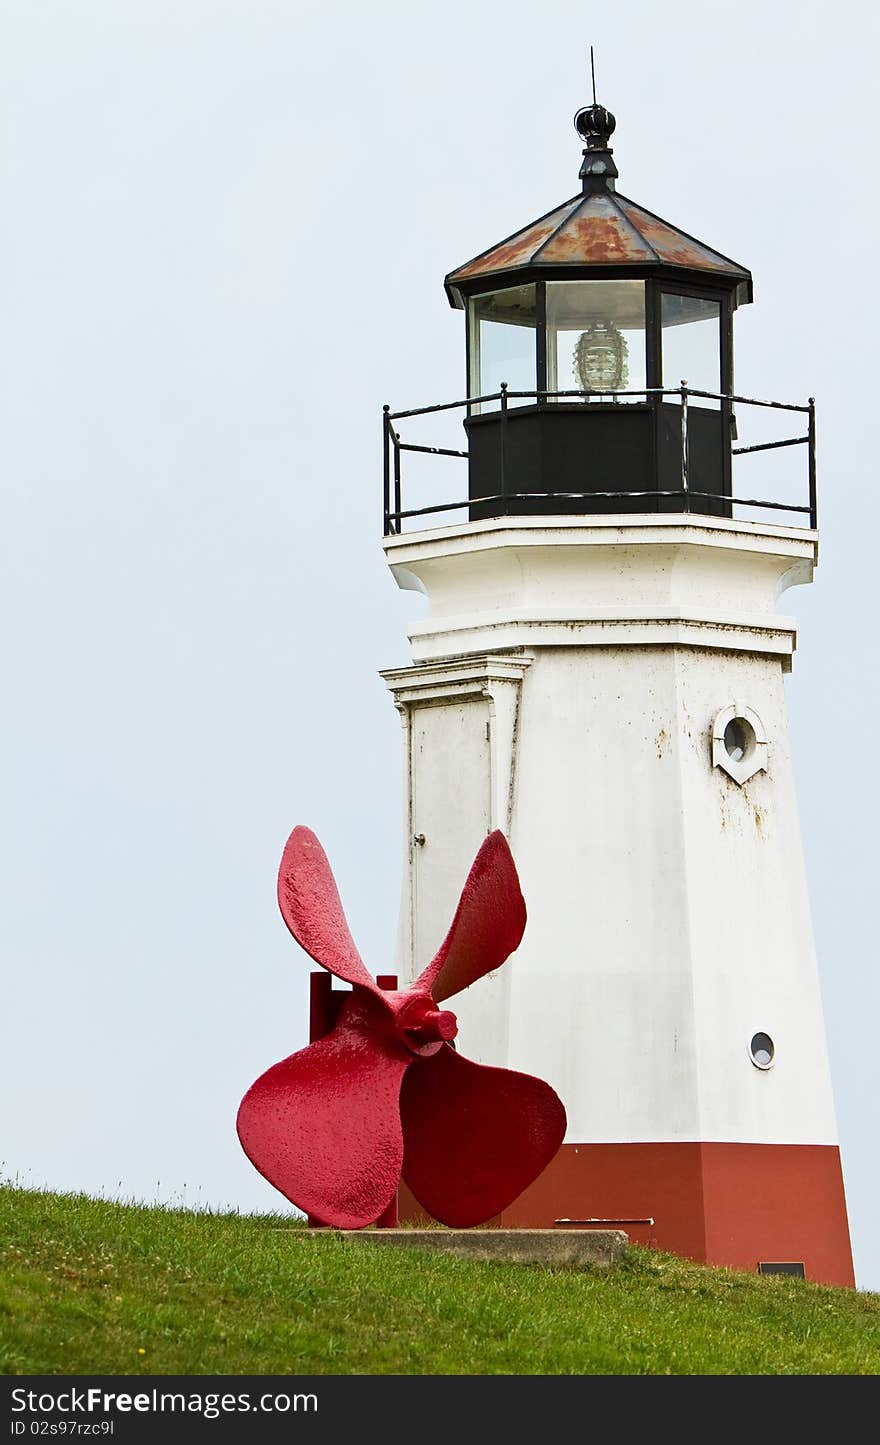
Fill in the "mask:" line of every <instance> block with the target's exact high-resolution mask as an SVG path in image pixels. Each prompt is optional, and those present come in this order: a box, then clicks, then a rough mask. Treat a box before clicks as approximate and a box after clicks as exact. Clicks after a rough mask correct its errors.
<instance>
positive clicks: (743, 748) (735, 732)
mask: <svg viewBox="0 0 880 1445" xmlns="http://www.w3.org/2000/svg"><path fill="white" fill-rule="evenodd" d="M756 742H757V738H756V737H755V729H754V728H753V727H752V725H751V723H750V722H749V720H748V718H744V717H732V718H731V719H730V722H729V723H728V724H727V727H726V728H725V729H724V747H725V750H726V752H727V756H728V757H729V758H730V759H731V761H732V762H734V763H742V762H744V761H745V759H746V758H748V757H750V756H751V754H752V753H753V752H754V750H755V744H756ZM762 1037H766V1035H762Z"/></svg>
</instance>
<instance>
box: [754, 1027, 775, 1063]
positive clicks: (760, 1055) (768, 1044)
mask: <svg viewBox="0 0 880 1445" xmlns="http://www.w3.org/2000/svg"><path fill="white" fill-rule="evenodd" d="M775 1057H776V1045H775V1044H774V1042H773V1040H772V1039H771V1037H770V1035H769V1034H755V1035H754V1037H753V1038H752V1042H751V1043H750V1044H749V1058H750V1059H751V1061H752V1063H753V1064H754V1066H755V1068H756V1069H769V1068H770V1066H771V1064H772V1063H773V1060H774V1058H775Z"/></svg>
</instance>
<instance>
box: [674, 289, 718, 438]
mask: <svg viewBox="0 0 880 1445" xmlns="http://www.w3.org/2000/svg"><path fill="white" fill-rule="evenodd" d="M660 326H661V329H662V333H663V385H664V386H678V385H679V384H680V382H681V381H682V380H685V381H686V382H687V384H688V386H689V387H691V386H693V387H696V389H697V390H698V391H720V390H721V303H720V301H706V300H704V299H703V298H702V297H700V296H675V295H673V294H672V293H671V292H664V293H663V295H662V296H661V298H660ZM666 400H667V401H674V398H673V397H667V398H666ZM689 404H690V405H693V406H702V407H711V408H715V409H717V408H718V407H719V406H720V405H721V403H720V402H719V401H709V400H707V399H706V398H705V397H695V398H694V400H693V402H691V403H689Z"/></svg>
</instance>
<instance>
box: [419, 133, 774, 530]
mask: <svg viewBox="0 0 880 1445" xmlns="http://www.w3.org/2000/svg"><path fill="white" fill-rule="evenodd" d="M575 127H576V129H577V131H578V134H579V135H580V137H581V139H582V140H583V141H584V142H585V147H584V152H583V156H584V160H583V165H582V167H581V171H580V179H581V181H582V191H581V193H580V194H579V195H577V196H575V197H574V198H573V199H571V200H568V201H566V202H565V203H564V204H563V205H561V206H558V207H556V208H555V209H554V210H552V211H550V212H549V213H548V214H547V215H545V216H542V217H541V218H540V219H539V220H537V221H534V222H532V223H531V224H530V225H528V226H526V227H524V228H523V229H522V230H520V231H518V232H516V234H514V235H513V236H511V237H509V238H508V239H507V240H505V241H502V242H501V243H500V244H498V245H496V246H493V247H491V248H490V249H489V250H488V251H484V252H483V253H482V254H481V255H479V256H477V257H476V258H475V259H474V260H472V261H468V262H467V263H466V264H465V265H463V266H459V267H458V268H457V269H456V270H454V271H452V272H451V273H450V274H449V275H448V276H447V278H446V291H447V295H448V297H449V300H450V302H451V304H452V305H453V306H455V307H458V308H460V309H461V310H463V311H464V312H465V316H466V345H467V366H468V371H467V381H468V386H467V394H468V398H469V406H468V415H467V419H466V421H465V429H466V432H467V436H468V455H469V495H470V498H471V500H472V501H478V500H479V499H480V498H486V499H489V500H487V501H486V502H485V504H484V505H483V506H482V507H479V506H478V507H477V508H476V509H475V510H472V516H476V517H479V516H494V515H498V514H499V513H500V512H503V511H505V510H507V511H510V510H511V509H512V510H514V511H515V512H517V513H520V514H530V513H554V512H571V511H578V512H580V511H583V512H632V511H636V512H644V511H661V512H662V511H682V510H696V511H700V512H706V513H709V514H715V515H722V516H723V515H729V514H730V508H729V499H730V496H731V462H730V456H731V432H732V428H733V412H732V405H731V400H730V398H731V395H732V392H733V315H734V312H735V310H736V308H737V306H739V305H742V304H743V303H744V302H748V301H750V300H751V299H752V279H751V275H750V273H749V272H748V271H747V270H746V269H745V267H743V266H740V265H738V264H737V262H735V261H731V260H730V259H729V258H728V257H726V256H723V255H721V253H720V252H718V251H715V250H712V249H711V248H710V247H708V246H706V245H704V244H703V243H702V242H700V241H697V240H695V239H694V238H693V237H692V236H689V235H686V234H685V233H684V232H683V231H680V230H679V229H678V228H677V227H675V226H672V225H670V224H669V223H668V222H667V221H663V220H661V219H660V218H659V217H658V216H655V215H654V214H652V213H651V212H650V211H647V210H645V208H644V207H642V206H639V205H637V204H636V203H635V202H633V201H630V200H628V199H627V198H626V197H625V196H622V195H620V194H618V192H617V190H616V185H615V183H616V178H617V174H618V172H617V168H616V166H615V163H614V158H613V152H612V151H611V148H610V145H609V141H610V138H611V135H612V132H613V131H614V128H615V120H614V117H613V116H612V115H611V114H610V112H609V111H607V110H606V109H605V108H604V106H600V105H592V106H589V107H586V108H585V109H583V110H581V111H579V112H578V114H577V116H576V117H575ZM683 388H684V389H685V390H684V393H683ZM683 413H684V415H683ZM683 425H684V426H685V427H686V428H687V435H686V448H687V456H686V464H685V467H684V475H683V471H682V445H683V443H682V427H683ZM502 452H503V457H502ZM499 480H503V486H502V487H501V488H500V492H501V493H503V494H504V495H503V496H502V497H501V499H500V500H491V499H492V498H496V499H497V498H499ZM685 491H686V492H688V493H689V496H688V497H685V496H684V495H683V492H685ZM514 499H517V500H514ZM508 503H513V507H512V508H511V506H510V505H508ZM574 503H577V505H574Z"/></svg>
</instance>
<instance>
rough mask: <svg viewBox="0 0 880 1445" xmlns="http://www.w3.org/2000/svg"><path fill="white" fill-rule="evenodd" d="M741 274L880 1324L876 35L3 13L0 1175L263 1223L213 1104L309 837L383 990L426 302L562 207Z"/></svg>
mask: <svg viewBox="0 0 880 1445" xmlns="http://www.w3.org/2000/svg"><path fill="white" fill-rule="evenodd" d="M590 43H592V44H594V45H595V47H596V50H597V72H598V80H599V98H600V99H601V100H602V101H603V102H604V103H605V104H607V105H608V106H609V107H610V108H611V109H612V110H613V111H614V113H615V115H616V116H617V120H618V125H617V132H616V134H615V137H614V145H615V159H616V161H617V164H618V166H619V168H620V172H621V179H620V183H619V184H620V189H621V190H622V191H623V192H624V193H625V194H626V195H628V196H631V197H633V198H634V199H636V200H638V201H639V202H640V203H641V204H643V205H645V206H647V207H648V208H649V209H651V210H654V211H656V212H658V213H659V214H660V215H662V216H666V217H668V218H669V219H670V220H672V221H674V222H675V223H676V224H678V225H679V226H680V227H682V228H683V229H684V230H687V231H690V232H691V233H693V234H695V235H698V236H699V237H700V238H701V239H704V240H705V241H706V242H707V243H708V244H710V245H712V246H715V247H716V248H717V249H719V250H721V251H722V252H724V253H725V254H727V255H729V256H733V257H735V258H736V259H737V260H739V261H742V262H743V263H744V264H745V265H747V266H749V267H750V268H751V270H752V272H753V274H754V278H755V304H754V305H753V306H751V307H747V308H745V309H744V310H743V311H741V312H740V313H739V316H738V322H737V342H736V345H737V382H738V385H739V387H741V388H742V389H743V390H745V391H746V392H747V394H750V395H753V396H758V397H764V396H766V397H774V398H777V399H782V400H794V401H802V400H803V399H804V398H805V397H807V396H808V395H815V396H816V398H817V405H818V437H819V489H820V491H819V495H820V522H821V531H822V540H821V552H820V567H819V570H818V572H817V576H816V581H815V584H814V585H813V586H812V587H810V588H798V589H797V590H796V591H794V592H790V593H788V594H787V596H786V599H785V602H784V610H785V611H787V612H794V613H795V614H796V616H797V618H798V621H799V629H800V631H799V646H798V653H797V656H796V658H795V666H794V671H793V674H792V676H791V677H790V678H789V680H788V682H787V684H786V686H787V691H788V699H789V708H790V723H791V735H792V744H793V749H794V756H795V765H796V769H797V778H798V788H799V804H800V810H801V821H802V828H803V835H804V847H805V852H806V860H807V868H808V875H809V885H810V892H811V900H812V907H813V915H814V927H815V934H816V942H817V949H818V956H819V964H820V976H821V985H822V992H823V998H824V1006H825V1018H826V1027H827V1032H828V1042H829V1050H830V1056H831V1066H832V1076H833V1081H834V1090H835V1100H836V1106H837V1114H838V1124H839V1130H840V1138H841V1149H842V1157H843V1166H844V1175H845V1181H846V1188H847V1198H848V1205H849V1211H850V1224H851V1230H852V1239H853V1247H854V1254H855V1263H856V1273H857V1279H858V1283H859V1285H860V1286H861V1287H862V1288H869V1289H875V1290H878V1289H880V1235H878V1232H877V1229H876V1220H877V1217H878V1215H880V1157H878V1155H880V1150H878V1137H880V1127H878V1125H880V1108H878V1094H880V1049H878V1047H877V1030H878V1018H880V981H878V969H877V966H876V946H875V939H876V932H877V929H876V920H875V907H874V904H875V900H876V891H877V883H876V870H877V848H876V829H877V824H876V817H877V813H878V807H880V796H878V784H877V771H876V766H877V765H876V755H877V719H876V713H877V711H878V707H880V686H878V666H877V644H876V624H875V612H876V581H875V577H876V570H877V568H876V559H875V552H874V543H873V541H872V538H873V531H874V526H875V524H876V521H877V512H878V504H877V501H876V499H875V497H874V496H873V491H874V488H875V485H876V481H875V472H876V462H875V453H876V448H877V445H878V444H877V432H876V399H875V385H876V383H875V374H876V363H875V361H873V360H872V355H873V350H874V347H875V346H876V338H877V335H878V320H880V318H878V315H877V308H878V303H877V287H876V285H875V284H874V282H873V281H872V280H871V276H870V268H871V266H872V265H874V264H876V257H875V250H876V237H877V235H878V233H880V216H878V208H880V202H878V198H877V194H876V186H875V185H874V177H875V170H876V144H877V134H878V120H880V116H878V109H880V100H878V88H877V85H876V74H877V65H878V60H880V18H878V12H877V11H876V9H875V8H874V7H870V6H868V5H867V4H865V5H861V4H856V3H845V4H838V5H835V6H831V5H826V4H815V3H809V0H807V3H803V0H799V3H778V4H773V3H769V4H768V3H766V0H762V3H758V0H738V3H736V4H727V3H711V0H710V3H699V4H697V3H693V0H685V3H683V4H681V5H679V6H678V7H676V13H675V16H674V17H673V18H671V17H670V15H669V13H668V11H667V10H666V9H664V8H663V7H657V6H656V5H654V4H651V3H647V0H634V3H630V4H628V5H626V6H623V7H616V8H615V9H614V10H613V11H612V10H611V9H610V8H609V7H608V6H607V5H595V4H589V3H587V4H584V3H578V4H575V3H570V0H543V3H542V4H540V5H536V4H526V3H521V0H509V3H508V4H506V5H505V6H504V7H503V10H501V11H499V8H498V6H497V5H494V4H489V3H486V0H467V3H462V0H443V3H437V0H429V3H425V4H418V3H415V4H414V3H390V0H373V3H371V4H370V5H369V6H362V5H358V4H355V3H353V0H346V3H338V4H332V3H326V4H318V3H307V0H287V3H281V0H174V3H168V0H0V111H2V115H0V210H2V215H3V224H2V227H0V369H2V378H0V479H2V483H0V514H2V527H0V589H2V597H0V636H2V658H3V681H4V685H3V688H2V693H0V738H2V761H0V767H2V798H3V811H2V819H3V821H2V828H0V848H2V868H0V872H2V879H3V899H2V908H0V940H2V943H0V959H2V970H3V985H2V989H3V992H2V999H3V1002H2V1011H0V1085H2V1092H0V1098H2V1101H3V1102H2V1116H0V1172H2V1174H3V1175H5V1176H6V1177H8V1178H17V1179H19V1180H20V1181H21V1182H22V1183H25V1184H28V1185H31V1186H43V1185H45V1186H48V1187H51V1188H54V1189H82V1190H86V1191H88V1192H91V1193H104V1194H106V1195H107V1196H109V1197H114V1198H116V1197H119V1198H140V1199H159V1200H165V1201H171V1202H176V1203H188V1204H192V1205H194V1206H208V1205H210V1206H217V1207H220V1206H224V1207H225V1206H230V1207H237V1208H240V1209H243V1210H263V1209H274V1208H276V1207H278V1206H279V1205H280V1204H283V1201H282V1200H281V1198H280V1196H279V1195H277V1194H276V1193H275V1191H274V1190H272V1188H271V1187H270V1186H269V1185H268V1184H267V1183H266V1182H265V1181H263V1180H262V1179H261V1178H260V1176H258V1175H257V1174H256V1172H255V1171H254V1170H253V1169H252V1167H251V1166H250V1164H249V1163H248V1162H247V1160H246V1159H245V1157H244V1155H243V1154H242V1153H241V1151H240V1149H239V1147H238V1144H237V1141H236V1138H235V1133H234V1118H235V1112H236V1108H237V1105H238V1101H239V1099H240V1097H241V1095H242V1093H243V1092H244V1090H245V1089H246V1088H247V1087H248V1085H249V1084H250V1083H251V1081H252V1080H253V1079H254V1078H255V1077H256V1076H257V1075H258V1074H259V1073H260V1072H262V1070H263V1069H264V1068H265V1067H267V1066H268V1064H270V1063H271V1062H273V1061H275V1060H276V1059H278V1058H281V1057H283V1056H284V1055H285V1054H287V1053H290V1052H292V1051H293V1050H294V1049H295V1048H297V1047H299V1046H300V1045H301V1044H302V1043H304V1042H305V1037H306V1034H305V1029H306V989H307V983H306V980H307V974H308V969H307V967H306V964H305V960H304V957H303V955H301V954H300V953H299V951H298V950H297V948H296V947H295V945H294V944H293V942H292V940H291V939H290V938H289V935H288V934H287V932H286V930H285V928H284V925H283V923H282V922H281V919H280V917H279V916H278V913H277V908H276V903H275V897H274V890H275V876H276V871H277V865H278V860H279V857H280V853H281V848H282V846H283V843H284V840H285V838H286V837H287V834H288V833H289V831H290V829H291V828H292V827H293V825H294V824H295V823H298V822H303V823H307V824H309V825H310V826H311V827H313V828H314V829H315V830H316V831H317V832H318V834H319V836H320V837H321V839H322V841H323V843H324V845H325V847H326V849H327V851H328V853H329V855H330V857H331V859H332V861H333V866H334V869H335V870H336V873H337V877H338V879H339V881H340V887H341V891H342V894H343V897H344V899H345V903H346V908H347V911H348V914H349V919H350V922H351V925H352V931H353V933H354V935H355V937H356V939H357V940H358V942H359V945H360V946H361V950H362V952H363V953H364V956H365V958H366V959H367V960H368V962H369V963H370V964H371V965H372V966H373V967H374V970H375V971H377V972H378V971H385V970H386V969H388V968H391V967H393V958H394V938H395V930H396V925H397V910H398V900H399V891H400V869H401V837H400V806H401V798H400V772H401V770H400V759H399V749H400V727H399V722H398V718H397V714H396V712H395V710H394V707H393V705H392V703H391V700H390V697H389V695H388V693H387V690H386V688H385V685H384V683H383V682H382V681H381V679H380V678H379V676H378V670H379V669H380V668H389V667H395V666H404V665H406V663H407V662H408V661H409V652H408V644H407V640H406V628H407V624H408V623H410V622H412V621H413V620H415V619H416V616H417V615H418V612H419V609H420V608H421V606H422V602H421V599H418V598H416V597H414V595H413V594H412V593H403V592H399V591H398V589H397V587H396V585H395V583H394V581H393V579H392V578H391V575H390V573H389V572H388V569H387V567H386V565H385V562H384V558H383V554H382V551H381V547H380V531H381V512H380V467H381V454H380V428H379V420H380V413H381V407H382V404H383V403H384V402H386V401H387V402H390V403H391V404H392V406H393V407H394V408H403V407H407V406H418V405H423V404H429V403H431V402H435V401H440V400H452V399H454V398H456V397H457V396H459V395H461V393H462V387H463V377H464V335H463V321H462V316H461V314H460V313H459V312H456V311H453V310H452V309H450V307H449V306H448V303H447V301H446V298H445V296H444V292H443V286H442V282H443V277H444V275H445V274H446V272H447V271H449V270H450V269H452V268H453V267H454V266H456V265H458V264H460V263H461V262H463V261H464V260H466V259H468V258H469V257H470V256H472V255H474V254H476V253H477V252H479V251H481V250H483V249H484V248H486V247H487V246H489V245H491V244H493V243H494V242H496V241H498V240H499V239H501V238H502V237H504V236H506V235H508V234H509V233H510V232H512V231H514V230H516V229H517V228H518V227H519V226H520V225H523V224H525V223H526V222H528V221H530V220H531V219H533V218H534V217H536V216H538V215H541V214H542V213H543V212H545V211H547V210H549V209H550V208H551V207H553V206H554V205H555V204H557V203H558V202H561V201H562V200H564V199H565V198H567V197H568V196H571V195H573V194H575V192H576V191H577V189H578V182H577V170H578V166H579V164H580V146H579V142H578V139H577V137H576V135H575V134H574V131H573V129H572V127H571V117H572V115H573V114H574V111H575V110H576V109H577V108H578V106H579V105H581V104H584V103H586V102H587V101H588V100H589V98H590V97H589V91H588V78H587V77H588V60H587V50H588V46H589V44H590Z"/></svg>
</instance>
